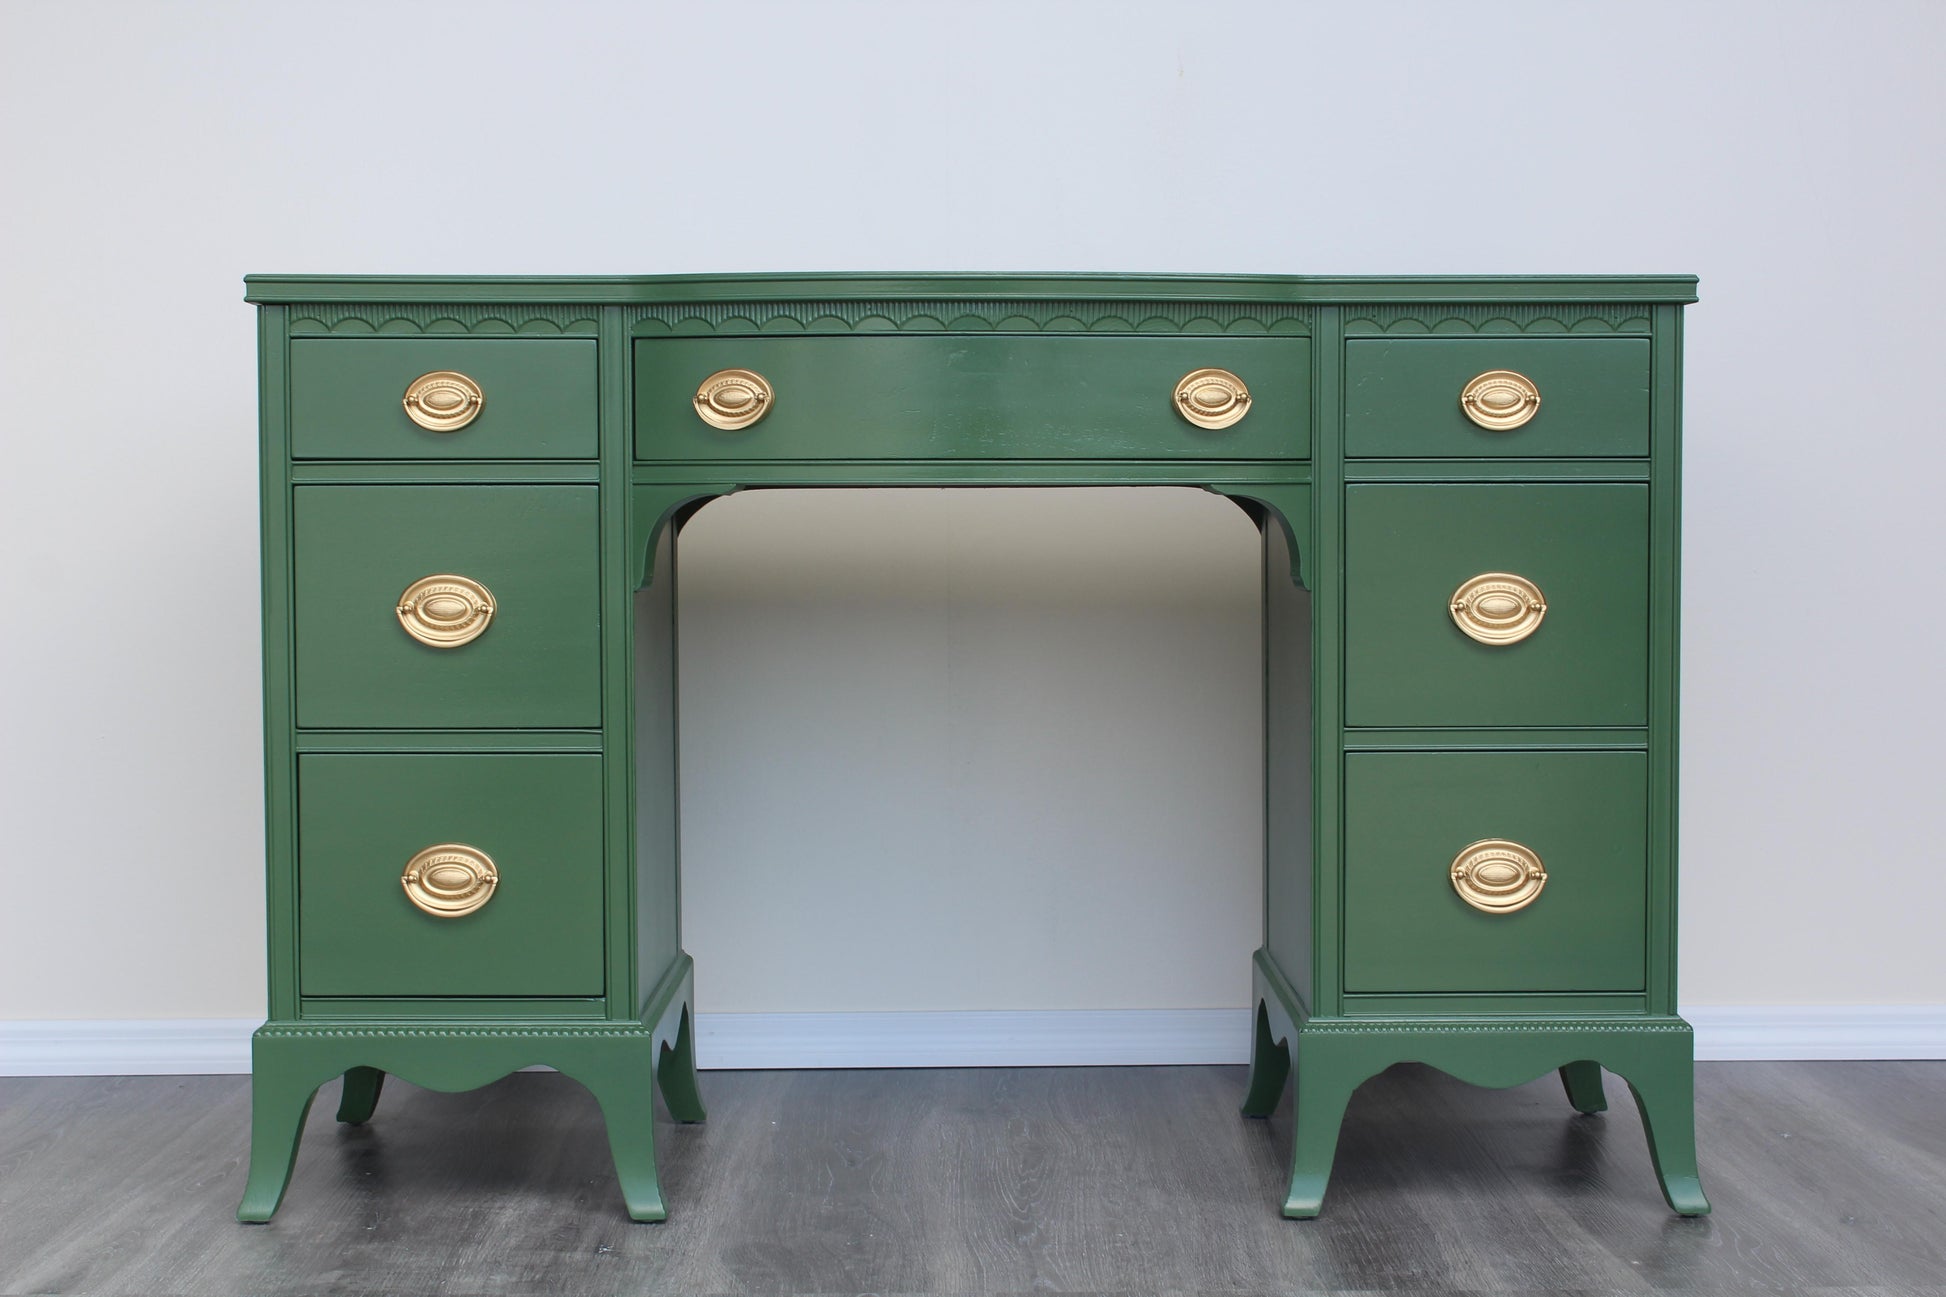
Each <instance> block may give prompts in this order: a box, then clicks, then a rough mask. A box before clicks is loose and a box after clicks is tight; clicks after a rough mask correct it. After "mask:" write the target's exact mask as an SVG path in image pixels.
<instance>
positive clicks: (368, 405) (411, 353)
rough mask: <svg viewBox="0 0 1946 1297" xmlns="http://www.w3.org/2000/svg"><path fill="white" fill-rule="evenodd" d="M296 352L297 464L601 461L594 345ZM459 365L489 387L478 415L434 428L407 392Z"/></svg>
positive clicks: (296, 348) (402, 342)
mask: <svg viewBox="0 0 1946 1297" xmlns="http://www.w3.org/2000/svg"><path fill="white" fill-rule="evenodd" d="M290 348H291V453H292V455H293V456H295V457H296V458H298V459H420V460H460V459H474V460H479V459H593V458H594V457H595V446H596V439H595V390H596V384H595V344H594V343H592V342H585V341H566V340H540V339H529V338H505V339H480V338H300V339H297V340H294V341H293V342H292V343H291V344H290ZM441 369H450V370H457V371H459V372H460V373H462V374H465V375H466V376H467V377H468V378H470V379H472V380H473V381H474V382H476V383H478V384H479V385H480V391H481V393H482V394H483V396H484V398H485V399H484V400H483V401H482V403H481V406H480V413H479V415H478V416H477V417H476V418H475V419H474V420H473V421H472V422H471V423H469V424H467V425H466V426H465V427H463V428H459V429H457V430H455V431H453V432H432V431H429V430H428V429H425V428H421V427H420V426H419V425H418V424H416V423H414V422H413V421H412V420H411V419H410V418H409V417H407V415H406V412H405V405H404V400H405V389H406V388H407V387H408V386H409V385H410V384H411V383H412V381H413V380H414V379H416V378H418V377H419V376H420V375H421V374H426V373H430V372H432V371H434V370H441Z"/></svg>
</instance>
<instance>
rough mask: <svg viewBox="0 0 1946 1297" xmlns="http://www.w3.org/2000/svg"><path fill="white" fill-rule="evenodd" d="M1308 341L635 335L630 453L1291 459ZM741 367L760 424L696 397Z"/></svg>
mask: <svg viewBox="0 0 1946 1297" xmlns="http://www.w3.org/2000/svg"><path fill="white" fill-rule="evenodd" d="M1310 361H1311V349H1310V343H1309V340H1308V339H1305V338H1281V337H1280V338H1205V337H1188V338H1180V337H1146V336H1141V337H1129V336H1104V337H1085V338H1076V337H1040V336H1028V337H1019V336H1009V335H995V336H987V337H967V336H957V335H948V336H930V337H897V338H890V337H871V338H849V337H846V338H666V339H665V338H658V339H643V340H640V341H637V342H636V344H635V453H636V455H637V456H638V457H639V458H642V459H675V460H778V459H783V460H795V459H912V458H924V459H944V460H959V459H974V460H988V459H1259V460H1261V459H1303V458H1304V457H1305V456H1306V455H1308V454H1309V453H1310V428H1309V420H1310V394H1309V388H1310ZM1209 368H1216V369H1227V370H1229V371H1231V372H1232V373H1234V374H1236V375H1237V377H1239V378H1241V379H1242V380H1243V382H1244V384H1245V385H1246V386H1247V387H1248V388H1249V389H1250V408H1249V410H1248V412H1247V413H1245V415H1244V416H1243V418H1242V419H1241V420H1239V421H1238V422H1237V423H1235V424H1233V425H1232V426H1230V427H1228V428H1218V429H1210V428H1201V427H1198V426H1196V425H1195V424H1193V423H1191V422H1189V420H1187V419H1185V418H1183V417H1182V415H1181V414H1179V413H1178V412H1177V411H1176V409H1175V407H1174V404H1173V402H1172V400H1171V394H1172V393H1173V392H1174V391H1175V387H1176V383H1177V382H1178V381H1179V380H1180V379H1181V378H1182V377H1183V376H1184V375H1186V374H1188V373H1190V372H1192V371H1194V370H1197V369H1209ZM723 369H750V370H755V371H756V372H757V373H759V374H761V375H763V377H764V378H765V379H766V380H767V381H768V382H769V383H770V385H771V387H772V389H773V390H774V391H775V393H776V399H775V401H774V402H773V403H772V408H771V410H770V412H769V413H768V414H766V415H765V416H764V417H763V418H762V419H761V420H759V421H758V422H757V423H755V424H752V425H751V426H749V427H747V428H740V429H737V430H735V431H728V432H726V431H723V430H721V429H717V428H713V427H711V426H710V425H709V424H707V423H705V422H704V421H703V420H702V418H701V417H700V416H698V414H697V413H696V410H695V407H694V405H693V404H692V400H693V398H694V397H695V395H696V389H697V386H698V384H700V383H701V382H702V381H703V380H704V379H706V378H708V377H709V376H710V375H711V374H713V373H715V372H717V371H718V370H723Z"/></svg>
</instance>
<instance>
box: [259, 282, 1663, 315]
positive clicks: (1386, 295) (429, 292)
mask: <svg viewBox="0 0 1946 1297" xmlns="http://www.w3.org/2000/svg"><path fill="white" fill-rule="evenodd" d="M243 282H244V284H245V286H246V289H247V291H246V292H245V293H244V300H245V301H248V302H255V303H257V304H259V305H273V304H285V303H310V302H342V303H353V304H363V303H368V302H370V303H386V304H391V303H406V302H426V303H433V304H445V303H453V304H472V303H489V304H494V305H498V304H502V303H526V302H540V303H555V302H570V303H601V304H615V305H630V304H643V303H658V302H683V303H691V302H693V303H702V304H709V305H718V304H725V303H730V304H734V303H739V302H769V301H791V300H804V301H812V302H821V301H832V300H847V299H863V300H867V301H876V300H896V299H907V298H917V299H920V300H924V301H934V300H941V299H944V300H948V301H951V300H955V299H973V300H983V301H993V300H998V301H1024V302H1028V303H1031V304H1032V305H1033V306H1034V307H1035V308H1037V309H1036V311H1035V314H1037V315H1039V316H1042V317H1046V318H1058V317H1059V316H1060V315H1061V314H1062V312H1061V306H1062V303H1063V302H1071V301H1082V302H1096V301H1127V302H1138V303H1140V302H1156V301H1161V302H1174V301H1190V302H1249V303H1281V302H1317V303H1328V304H1341V303H1357V304H1364V303H1373V302H1404V303H1410V304H1416V303H1421V302H1427V303H1482V304H1488V305H1496V306H1498V305H1512V304H1521V305H1527V304H1564V305H1576V304H1579V303H1583V302H1642V303H1649V302H1670V303H1677V304H1681V303H1686V302H1693V301H1695V300H1696V276H1694V275H1106V274H1084V275H1015V274H977V273H976V274H950V275H941V274H930V275H929V274H873V275H859V274H847V273H843V272H836V273H819V274H796V275H246V276H244V281H243ZM377 314H378V318H379V320H380V322H381V323H382V322H383V320H384V318H385V315H384V312H383V310H382V309H381V311H380V312H378V313H377Z"/></svg>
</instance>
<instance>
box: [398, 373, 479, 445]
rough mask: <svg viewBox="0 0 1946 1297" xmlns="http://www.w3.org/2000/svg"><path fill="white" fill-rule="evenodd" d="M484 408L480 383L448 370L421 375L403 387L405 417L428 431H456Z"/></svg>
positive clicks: (477, 415) (473, 418) (471, 420)
mask: <svg viewBox="0 0 1946 1297" xmlns="http://www.w3.org/2000/svg"><path fill="white" fill-rule="evenodd" d="M485 408H486V394H485V393H484V392H482V391H481V390H480V385H479V384H478V383H476V382H474V381H473V380H472V379H470V378H468V377H467V376H466V375H464V374H461V373H458V372H456V371H454V370H450V369H435V370H434V371H433V372H432V373H430V374H421V375H419V377H417V378H415V379H413V380H412V382H411V384H410V385H409V386H408V387H407V388H406V389H405V414H406V417H407V418H408V419H410V420H412V421H413V422H414V423H416V424H418V425H419V426H420V427H421V428H424V429H426V430H427V431H428V432H458V431H459V430H460V429H461V428H464V427H465V426H466V425H467V424H469V423H471V422H473V420H475V419H477V418H479V417H480V411H481V410H483V409H485Z"/></svg>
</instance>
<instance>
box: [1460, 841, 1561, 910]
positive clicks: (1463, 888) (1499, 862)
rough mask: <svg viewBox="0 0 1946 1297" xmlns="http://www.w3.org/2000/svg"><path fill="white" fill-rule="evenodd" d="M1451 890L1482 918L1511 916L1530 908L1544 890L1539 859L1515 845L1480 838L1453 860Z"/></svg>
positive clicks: (1524, 848)
mask: <svg viewBox="0 0 1946 1297" xmlns="http://www.w3.org/2000/svg"><path fill="white" fill-rule="evenodd" d="M1452 873H1453V890H1454V891H1456V892H1458V893H1459V896H1460V899H1461V900H1462V901H1465V902H1466V903H1467V904H1468V905H1470V906H1472V907H1473V908H1474V909H1476V910H1479V911H1481V912H1483V913H1486V914H1512V913H1513V912H1514V911H1515V910H1524V909H1526V908H1527V907H1528V906H1530V905H1532V904H1533V903H1534V902H1535V900H1536V899H1538V898H1539V896H1540V894H1541V889H1542V888H1543V887H1546V886H1547V869H1546V868H1545V867H1544V866H1543V865H1542V864H1541V858H1540V857H1539V856H1537V855H1535V854H1534V852H1533V851H1532V850H1531V849H1530V848H1527V847H1523V846H1521V845H1520V844H1519V843H1518V842H1510V841H1508V840H1507V839H1506V838H1482V839H1481V840H1480V841H1478V842H1475V843H1473V844H1472V845H1471V846H1469V847H1465V848H1462V849H1461V851H1460V853H1459V854H1458V855H1457V856H1454V857H1453V869H1452Z"/></svg>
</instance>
